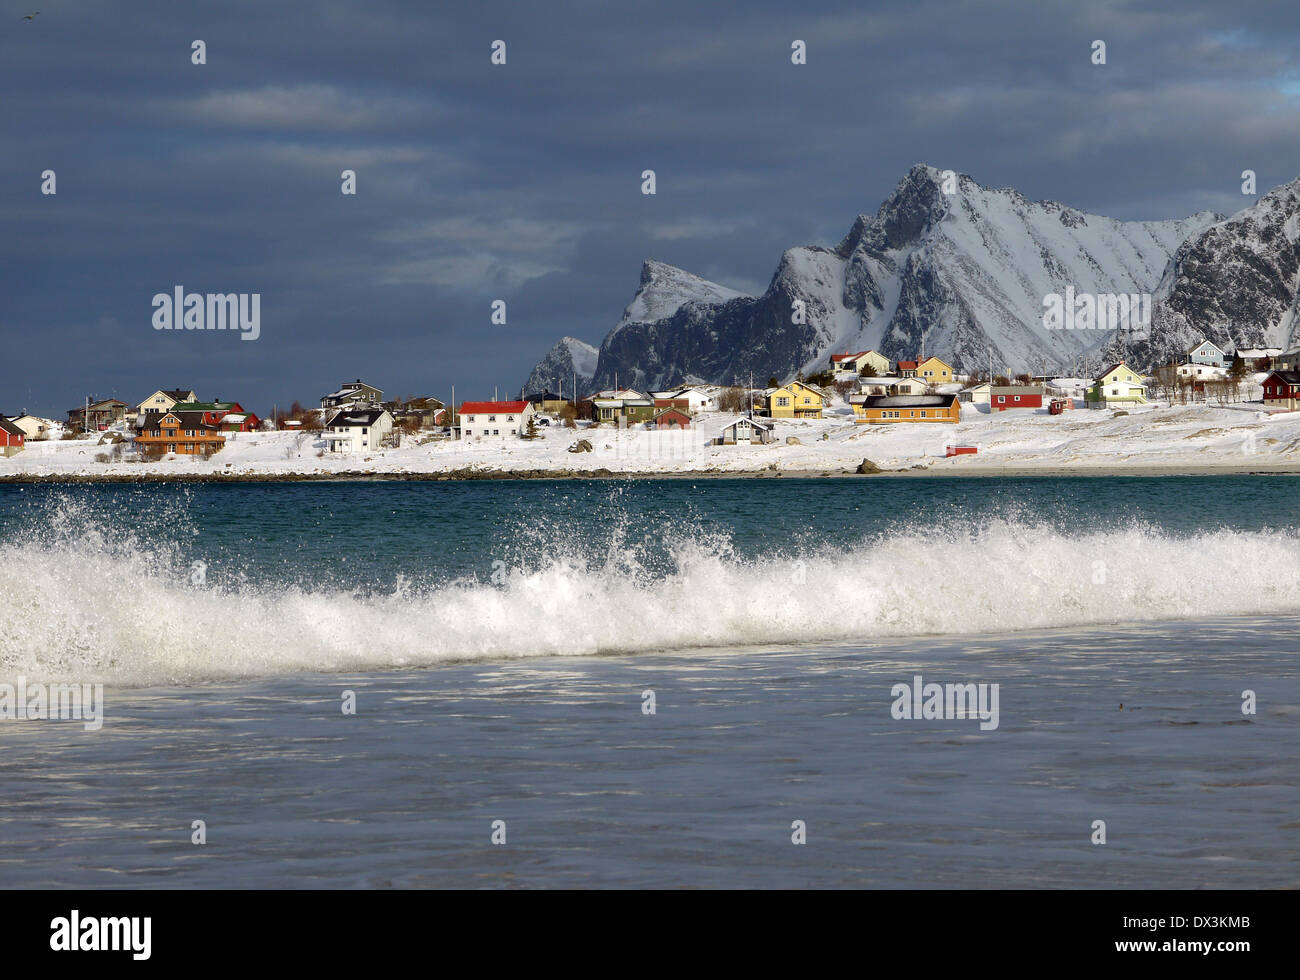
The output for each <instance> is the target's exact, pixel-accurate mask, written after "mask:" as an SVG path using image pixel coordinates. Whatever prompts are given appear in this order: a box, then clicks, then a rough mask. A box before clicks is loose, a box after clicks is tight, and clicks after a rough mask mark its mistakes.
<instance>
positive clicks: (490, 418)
mask: <svg viewBox="0 0 1300 980" xmlns="http://www.w3.org/2000/svg"><path fill="white" fill-rule="evenodd" d="M496 420H497V417H496V416H495V415H489V416H488V421H489V422H495V421H496Z"/></svg>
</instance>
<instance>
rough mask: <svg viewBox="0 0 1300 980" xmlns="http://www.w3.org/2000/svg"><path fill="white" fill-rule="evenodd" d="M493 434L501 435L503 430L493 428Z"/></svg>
mask: <svg viewBox="0 0 1300 980" xmlns="http://www.w3.org/2000/svg"><path fill="white" fill-rule="evenodd" d="M492 434H493V435H494V436H499V435H501V430H500V429H493V430H492Z"/></svg>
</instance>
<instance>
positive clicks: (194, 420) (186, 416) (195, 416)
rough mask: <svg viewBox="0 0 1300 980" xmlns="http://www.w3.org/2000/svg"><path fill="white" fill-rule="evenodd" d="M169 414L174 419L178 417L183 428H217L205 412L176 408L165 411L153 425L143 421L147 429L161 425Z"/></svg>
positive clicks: (177, 419)
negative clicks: (183, 410) (179, 410)
mask: <svg viewBox="0 0 1300 980" xmlns="http://www.w3.org/2000/svg"><path fill="white" fill-rule="evenodd" d="M169 415H170V416H171V417H173V418H174V419H176V421H177V422H179V423H180V427H181V428H182V429H215V428H216V426H215V425H214V424H212V423H210V422H208V421H207V416H206V415H204V413H203V412H178V411H177V410H176V409H174V408H173V409H172V410H171V411H169V412H163V413H162V414H161V415H159V416H158V421H156V422H154V423H152V425H151V424H150V423H148V422H145V423H143V424H144V427H145V428H146V429H147V428H152V427H153V426H157V425H161V424H162V420H163V419H165V418H167V417H168V416H169Z"/></svg>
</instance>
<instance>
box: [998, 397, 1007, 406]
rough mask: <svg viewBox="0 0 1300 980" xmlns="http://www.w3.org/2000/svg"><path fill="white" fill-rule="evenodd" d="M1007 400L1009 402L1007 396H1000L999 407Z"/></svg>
mask: <svg viewBox="0 0 1300 980" xmlns="http://www.w3.org/2000/svg"><path fill="white" fill-rule="evenodd" d="M1006 400H1007V396H1006V395H998V404H999V405H1001V404H1002V403H1003V402H1004V401H1006Z"/></svg>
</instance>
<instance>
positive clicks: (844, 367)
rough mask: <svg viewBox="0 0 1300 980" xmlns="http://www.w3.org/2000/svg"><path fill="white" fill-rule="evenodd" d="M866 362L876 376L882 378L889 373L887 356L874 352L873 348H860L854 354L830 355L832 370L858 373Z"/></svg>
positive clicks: (860, 372)
mask: <svg viewBox="0 0 1300 980" xmlns="http://www.w3.org/2000/svg"><path fill="white" fill-rule="evenodd" d="M868 364H870V365H871V369H872V370H873V371H875V372H876V377H879V378H883V377H884V376H885V375H887V374H888V373H889V368H890V362H889V358H887V357H886V356H885V355H884V354H878V353H876V352H875V351H874V350H860V351H858V352H857V353H856V354H832V355H831V370H832V371H847V372H851V373H853V374H857V375H860V374H862V371H863V369H864V368H865V367H866V366H867V365H868Z"/></svg>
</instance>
